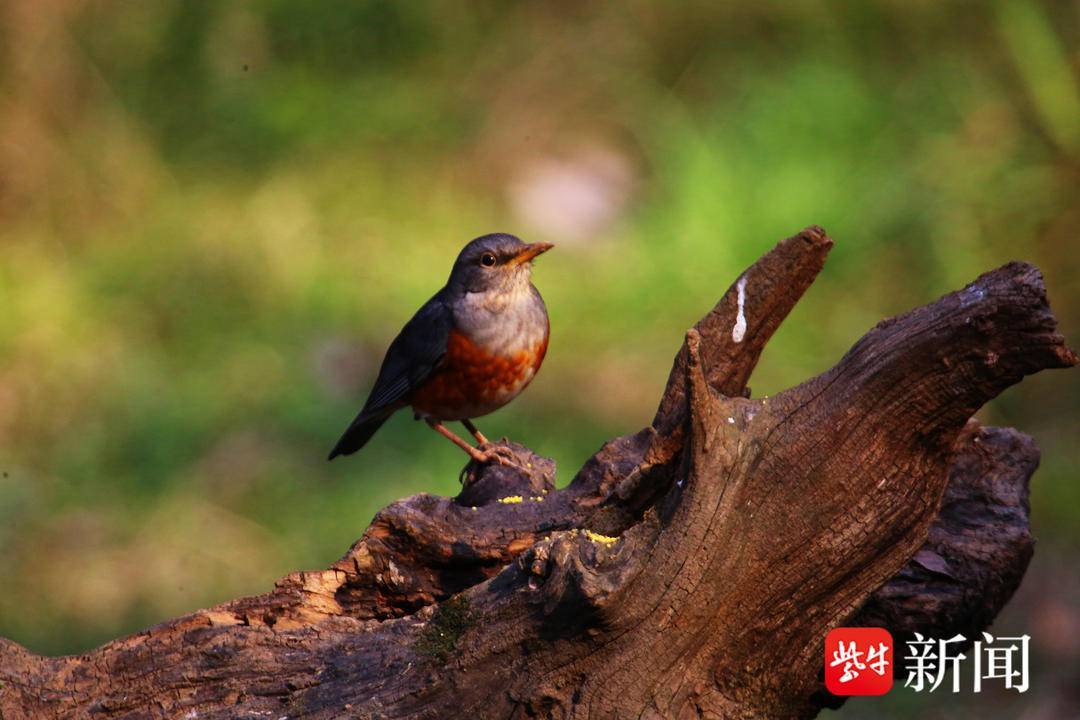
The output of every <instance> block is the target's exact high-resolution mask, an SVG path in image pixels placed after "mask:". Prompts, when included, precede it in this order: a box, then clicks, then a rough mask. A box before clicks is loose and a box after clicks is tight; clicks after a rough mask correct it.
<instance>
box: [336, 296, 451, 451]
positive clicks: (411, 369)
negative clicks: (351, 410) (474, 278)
mask: <svg viewBox="0 0 1080 720" xmlns="http://www.w3.org/2000/svg"><path fill="white" fill-rule="evenodd" d="M453 323H454V317H453V313H452V312H451V310H450V306H449V304H448V303H447V302H446V300H445V298H444V297H443V293H442V292H440V293H438V294H437V295H435V296H434V297H433V298H431V299H430V300H428V301H427V302H426V303H424V305H423V307H421V308H420V309H419V310H417V311H416V314H415V315H413V316H412V319H410V320H409V322H407V323H405V327H404V328H402V330H401V332H400V333H398V336H397V337H396V338H394V341H393V342H392V343H390V347H389V348H388V349H387V351H386V357H384V358H383V363H382V367H381V368H379V375H378V377H377V378H376V379H375V385H374V387H372V388H371V393H370V394H369V395H368V399H367V402H365V403H364V407H363V409H362V410H360V414H359V415H357V416H356V419H355V420H353V422H352V424H351V425H349V427H348V429H347V430H346V431H345V433H344V434H343V435H342V436H341V439H340V440H338V442H337V445H335V446H334V449H333V450H331V451H330V458H329V459H331V460H333V459H334V457H336V456H337V455H348V454H350V453H354V452H356V451H357V450H359V449H360V448H361V447H363V446H364V444H365V443H367V441H368V440H369V439H370V438H371V436H372V435H374V434H375V431H376V430H378V429H379V426H380V425H382V424H383V423H384V422H386V420H387V418H389V417H390V415H392V414H393V413H394V412H395V411H397V410H398V409H400V408H401V407H402V406H403V405H404V404H405V402H406V400H407V398H408V396H409V394H410V393H411V392H412V391H413V390H414V389H415V388H416V387H418V386H419V385H421V384H422V383H423V382H424V381H425V380H427V379H428V378H429V377H431V374H432V373H433V372H434V371H435V370H436V369H437V368H438V366H439V363H440V362H441V361H442V358H443V356H444V355H446V346H447V342H448V341H449V337H450V329H451V328H452V327H453Z"/></svg>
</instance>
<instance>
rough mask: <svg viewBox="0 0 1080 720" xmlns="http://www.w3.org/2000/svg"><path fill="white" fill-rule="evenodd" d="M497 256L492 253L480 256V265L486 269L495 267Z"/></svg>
mask: <svg viewBox="0 0 1080 720" xmlns="http://www.w3.org/2000/svg"><path fill="white" fill-rule="evenodd" d="M495 262H496V260H495V256H494V255H492V254H491V253H484V254H483V255H481V256H480V264H481V265H483V266H484V267H493V266H494V265H495Z"/></svg>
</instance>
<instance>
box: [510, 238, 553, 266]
mask: <svg viewBox="0 0 1080 720" xmlns="http://www.w3.org/2000/svg"><path fill="white" fill-rule="evenodd" d="M553 247H555V246H554V245H552V244H551V243H546V242H536V243H530V244H528V245H526V246H525V247H523V248H521V250H520V251H519V252H518V254H517V255H515V256H514V259H513V260H511V261H510V264H511V265H520V264H521V263H526V262H529V261H530V260H532V259H533V258H534V257H536V256H537V255H539V254H540V253H546V252H547V251H548V250H550V249H551V248H553Z"/></svg>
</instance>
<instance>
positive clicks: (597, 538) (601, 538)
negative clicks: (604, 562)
mask: <svg viewBox="0 0 1080 720" xmlns="http://www.w3.org/2000/svg"><path fill="white" fill-rule="evenodd" d="M585 537H587V538H589V539H590V540H592V541H593V542H598V543H601V544H602V545H614V544H615V543H617V542H618V541H619V538H617V537H608V536H607V535H601V534H600V533H594V532H593V531H592V530H586V531H585Z"/></svg>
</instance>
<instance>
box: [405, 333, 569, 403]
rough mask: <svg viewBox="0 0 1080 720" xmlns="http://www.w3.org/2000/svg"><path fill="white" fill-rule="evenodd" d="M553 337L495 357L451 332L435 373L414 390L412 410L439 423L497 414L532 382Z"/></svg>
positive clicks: (463, 336) (545, 337) (461, 335)
mask: <svg viewBox="0 0 1080 720" xmlns="http://www.w3.org/2000/svg"><path fill="white" fill-rule="evenodd" d="M547 344H548V336H547V334H546V333H545V334H544V339H543V340H542V341H541V342H539V343H537V344H535V345H533V346H531V347H525V348H522V349H521V350H519V351H517V352H515V353H513V354H512V355H495V354H492V353H489V352H487V351H485V350H484V349H483V348H481V347H478V346H477V345H475V344H474V343H472V342H471V341H470V340H469V339H468V338H467V337H466V336H465V335H463V334H461V333H459V332H457V331H456V330H452V331H451V332H450V337H449V340H448V343H447V348H446V356H445V357H444V358H443V363H442V365H441V366H440V367H439V369H438V370H437V371H436V372H435V374H434V375H433V376H432V377H431V378H430V379H429V380H428V381H427V382H425V383H424V384H423V385H421V386H420V387H419V388H417V389H416V390H414V391H413V394H412V398H411V400H410V402H411V405H412V407H413V409H414V410H415V411H416V412H418V413H420V414H421V415H426V416H429V417H434V418H437V419H439V420H463V419H466V418H474V417H480V416H481V415H486V414H488V413H490V412H493V411H495V410H497V409H499V408H500V407H502V406H503V405H505V404H506V403H508V402H510V401H511V400H513V399H514V398H515V397H516V396H517V395H518V393H520V392H521V391H522V390H524V389H525V387H526V386H527V385H528V384H529V382H530V381H532V379H533V376H534V375H536V371H537V370H539V369H540V363H542V362H543V361H544V355H545V354H546V353H547Z"/></svg>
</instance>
